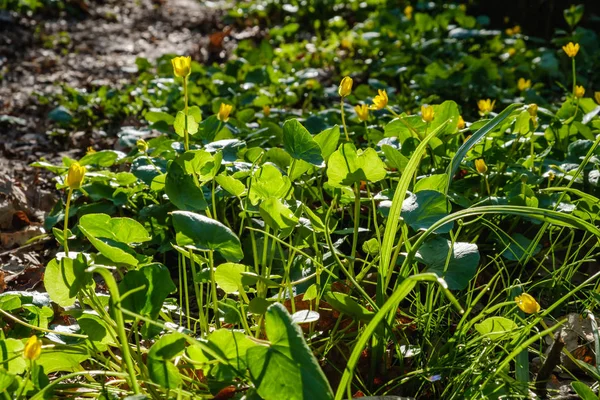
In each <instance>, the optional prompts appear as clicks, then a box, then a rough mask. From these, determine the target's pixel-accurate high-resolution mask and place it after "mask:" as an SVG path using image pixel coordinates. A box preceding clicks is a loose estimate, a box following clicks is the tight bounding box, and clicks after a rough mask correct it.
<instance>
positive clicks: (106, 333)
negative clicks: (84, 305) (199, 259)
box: [77, 314, 117, 345]
mask: <svg viewBox="0 0 600 400" xmlns="http://www.w3.org/2000/svg"><path fill="white" fill-rule="evenodd" d="M77 323H78V324H79V326H80V327H81V330H82V331H83V333H85V334H86V335H88V338H89V340H91V341H93V342H100V343H102V344H110V345H115V344H116V343H115V342H114V340H113V337H117V333H116V332H115V331H114V330H113V329H112V328H111V327H110V326H108V324H107V323H106V322H105V321H104V320H103V319H102V318H100V317H98V316H97V315H94V314H83V315H82V316H81V317H79V318H77ZM111 332H112V333H111Z"/></svg>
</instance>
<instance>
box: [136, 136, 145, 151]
mask: <svg viewBox="0 0 600 400" xmlns="http://www.w3.org/2000/svg"><path fill="white" fill-rule="evenodd" d="M135 145H136V147H137V149H138V150H139V152H140V153H145V152H147V151H148V143H146V141H145V140H144V139H139V140H138V141H137V142H135Z"/></svg>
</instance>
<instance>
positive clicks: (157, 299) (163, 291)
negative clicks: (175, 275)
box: [119, 263, 177, 319]
mask: <svg viewBox="0 0 600 400" xmlns="http://www.w3.org/2000/svg"><path fill="white" fill-rule="evenodd" d="M142 286H143V287H144V289H143V290H138V291H137V292H134V293H131V294H129V295H128V296H127V297H125V298H124V299H123V300H122V301H121V306H122V307H123V308H125V309H127V310H129V311H132V312H134V313H136V314H140V315H143V316H145V317H149V318H151V319H156V317H157V316H158V313H159V312H160V309H161V308H162V306H163V303H164V301H165V299H166V298H167V296H168V295H169V294H171V293H173V292H175V290H176V289H177V288H176V287H175V284H174V283H173V281H172V280H171V275H170V273H169V270H168V269H167V267H165V266H164V265H162V264H159V263H153V264H148V265H144V266H143V267H141V268H140V269H139V270H134V271H129V272H128V273H127V274H126V275H125V277H124V278H123V280H122V281H121V282H120V283H119V293H127V292H129V291H130V290H133V289H138V288H140V287H142ZM125 317H126V318H128V319H133V317H128V316H125Z"/></svg>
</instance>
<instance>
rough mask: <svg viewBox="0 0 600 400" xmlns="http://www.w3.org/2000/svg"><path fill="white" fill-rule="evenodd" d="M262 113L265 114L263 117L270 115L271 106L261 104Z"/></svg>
mask: <svg viewBox="0 0 600 400" xmlns="http://www.w3.org/2000/svg"><path fill="white" fill-rule="evenodd" d="M263 115H264V116H265V118H266V117H268V116H269V115H271V107H269V106H263Z"/></svg>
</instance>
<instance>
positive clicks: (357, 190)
mask: <svg viewBox="0 0 600 400" xmlns="http://www.w3.org/2000/svg"><path fill="white" fill-rule="evenodd" d="M359 227H360V186H359V184H358V183H355V184H354V236H353V237H352V253H350V256H351V257H352V261H350V268H349V269H348V271H349V272H350V273H351V274H352V276H354V260H355V259H356V247H357V246H358V228H359Z"/></svg>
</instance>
